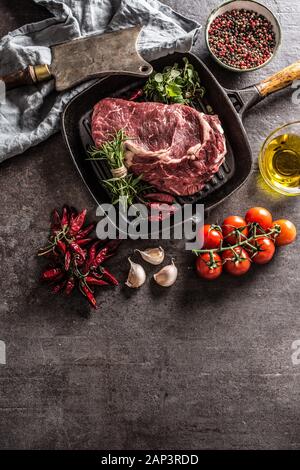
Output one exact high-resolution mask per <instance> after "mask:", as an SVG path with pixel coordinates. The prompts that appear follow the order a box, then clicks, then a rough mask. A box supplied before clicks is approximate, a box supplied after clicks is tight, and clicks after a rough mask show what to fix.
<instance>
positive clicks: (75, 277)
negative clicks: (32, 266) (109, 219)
mask: <svg viewBox="0 0 300 470" xmlns="http://www.w3.org/2000/svg"><path fill="white" fill-rule="evenodd" d="M86 212H87V211H86V209H85V210H83V211H81V212H79V213H78V212H77V211H76V210H75V209H73V208H69V207H68V206H64V207H63V209H62V214H61V215H60V214H59V212H58V211H57V210H56V209H54V211H53V212H52V216H51V226H50V236H49V244H48V246H46V247H45V248H42V249H40V250H39V253H38V255H39V256H46V257H47V258H49V261H50V264H49V266H48V267H47V268H46V270H45V271H44V272H43V274H42V276H41V280H42V281H48V282H49V283H50V285H51V287H52V291H53V292H54V293H58V292H62V291H64V292H65V293H66V294H67V295H70V294H71V292H72V291H73V290H74V288H75V287H77V288H78V289H79V290H80V292H81V293H82V294H83V295H84V296H85V297H86V298H87V300H88V301H89V302H90V304H91V305H92V306H93V307H94V308H96V307H97V302H96V299H95V297H94V292H93V288H92V286H95V285H98V286H108V285H115V286H116V285H118V281H117V279H116V278H115V277H114V276H113V275H112V274H111V273H110V272H109V271H108V270H107V269H106V268H105V267H104V266H102V264H103V262H104V261H106V260H107V259H108V258H110V257H111V256H113V255H114V254H115V252H116V250H117V248H118V246H119V244H120V240H110V241H103V240H98V239H93V238H91V237H89V235H90V234H91V232H92V231H93V230H94V228H95V224H94V223H91V224H89V225H87V226H84V223H85V218H86Z"/></svg>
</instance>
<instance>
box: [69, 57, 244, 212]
mask: <svg viewBox="0 0 300 470" xmlns="http://www.w3.org/2000/svg"><path fill="white" fill-rule="evenodd" d="M183 57H187V58H188V60H189V61H190V63H192V64H193V66H194V67H195V69H196V70H197V71H198V73H199V76H200V79H201V83H202V85H203V86H204V87H205V89H206V95H205V98H206V101H207V102H208V103H209V105H210V106H211V107H212V109H213V111H214V113H215V114H217V115H218V116H219V118H220V121H221V124H222V127H223V129H224V132H225V137H226V143H227V154H226V157H225V162H224V164H223V165H222V166H221V167H220V169H219V171H218V172H217V173H216V174H215V175H214V176H213V177H212V178H211V179H210V181H208V182H207V184H206V185H205V187H204V188H203V190H202V191H200V192H199V193H197V194H195V195H192V196H180V197H176V201H177V202H178V203H179V204H185V203H192V204H194V203H203V204H204V205H205V209H206V210H208V209H211V208H212V207H214V206H216V205H217V204H219V203H220V202H221V201H222V200H224V199H225V198H226V197H227V196H228V195H230V194H231V193H232V192H233V191H235V190H236V189H237V188H239V187H240V186H241V185H242V184H243V182H244V181H245V180H246V178H247V176H248V175H249V173H250V170H251V163H252V158H251V152H250V147H249V143H248V140H247V136H246V133H245V131H244V128H243V125H242V122H241V118H240V116H239V114H238V112H237V111H236V109H235V107H234V106H233V104H232V102H231V100H230V99H229V97H228V96H227V93H226V91H225V90H224V89H223V88H222V87H221V86H220V84H219V83H218V82H217V80H216V79H215V78H214V76H213V75H212V74H211V72H210V71H209V70H208V69H207V67H206V66H205V65H204V64H203V63H202V61H200V60H199V59H198V58H197V57H196V56H194V55H193V54H190V53H174V54H171V55H168V56H165V57H162V58H160V59H157V60H155V61H153V62H152V65H153V67H154V69H155V70H157V71H161V70H162V69H163V68H164V67H165V66H166V65H173V64H174V63H175V62H177V63H179V64H182V59H183ZM145 81H146V80H145V79H142V80H141V79H138V80H137V79H136V78H134V77H130V76H126V75H118V76H110V77H106V78H104V79H101V80H99V81H97V82H96V83H94V84H93V85H91V86H90V87H89V88H88V89H86V90H84V91H83V92H81V93H80V94H78V95H77V96H76V97H75V98H73V100H72V101H71V102H70V103H69V104H68V105H67V107H66V109H65V111H64V113H63V119H62V124H63V135H64V138H65V141H66V144H67V146H68V148H69V151H70V153H71V156H72V158H73V161H74V163H75V165H76V167H77V169H78V171H79V173H80V174H81V176H82V178H83V180H84V182H85V183H86V185H87V187H88V189H89V190H90V192H91V194H92V196H93V197H94V199H95V200H96V202H97V204H101V203H103V202H110V196H109V194H108V192H107V191H106V188H105V187H104V185H102V184H101V182H102V181H103V180H105V179H108V178H110V177H111V173H110V171H109V169H108V167H107V165H106V164H105V162H103V161H96V162H92V161H91V160H88V153H87V151H88V149H89V148H90V146H92V145H94V142H93V139H92V136H91V113H92V110H93V107H94V105H95V104H96V103H97V102H98V101H100V100H101V99H103V98H106V97H119V98H124V99H126V98H129V97H130V95H131V94H132V92H133V91H134V90H135V89H137V88H140V87H142V86H143V84H144V83H145ZM233 98H236V97H235V96H233ZM236 105H237V106H239V103H238V100H236ZM195 107H196V109H197V110H198V111H200V112H201V111H203V105H202V106H201V104H199V106H197V105H195Z"/></svg>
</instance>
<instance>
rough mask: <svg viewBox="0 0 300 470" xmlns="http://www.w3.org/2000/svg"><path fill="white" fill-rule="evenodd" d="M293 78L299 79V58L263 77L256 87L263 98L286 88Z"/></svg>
mask: <svg viewBox="0 0 300 470" xmlns="http://www.w3.org/2000/svg"><path fill="white" fill-rule="evenodd" d="M294 80H300V60H299V61H298V62H295V63H294V64H292V65H289V66H288V67H286V68H285V69H283V70H281V71H280V72H277V73H275V74H274V75H272V76H271V77H268V78H265V80H263V81H262V82H261V83H259V84H257V85H256V88H257V89H258V91H259V94H260V95H261V97H262V98H265V97H266V96H268V95H271V93H275V92H276V91H279V90H283V89H284V88H287V87H288V86H290V85H291V84H292V83H293V81H294Z"/></svg>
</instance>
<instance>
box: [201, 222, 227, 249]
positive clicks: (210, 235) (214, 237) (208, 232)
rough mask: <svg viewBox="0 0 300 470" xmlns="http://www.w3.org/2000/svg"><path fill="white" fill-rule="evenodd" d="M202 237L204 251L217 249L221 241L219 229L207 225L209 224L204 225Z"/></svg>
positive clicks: (215, 226)
mask: <svg viewBox="0 0 300 470" xmlns="http://www.w3.org/2000/svg"><path fill="white" fill-rule="evenodd" d="M200 230H201V229H200ZM203 236H204V239H203V240H204V244H203V249H204V250H213V249H214V248H219V247H220V244H221V242H222V240H223V235H222V231H221V228H220V227H218V226H217V225H209V224H206V225H204V227H203Z"/></svg>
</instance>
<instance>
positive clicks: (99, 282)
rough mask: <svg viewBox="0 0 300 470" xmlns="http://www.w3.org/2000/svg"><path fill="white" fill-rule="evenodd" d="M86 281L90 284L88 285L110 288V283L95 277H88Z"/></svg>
mask: <svg viewBox="0 0 300 470" xmlns="http://www.w3.org/2000/svg"><path fill="white" fill-rule="evenodd" d="M85 281H86V282H87V283H88V284H92V285H98V286H109V283H108V282H106V281H104V280H103V279H98V278H96V277H94V276H87V277H86V278H85Z"/></svg>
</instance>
